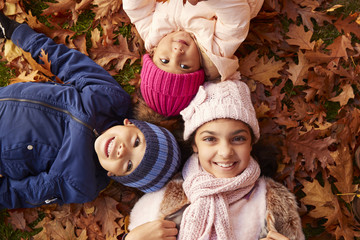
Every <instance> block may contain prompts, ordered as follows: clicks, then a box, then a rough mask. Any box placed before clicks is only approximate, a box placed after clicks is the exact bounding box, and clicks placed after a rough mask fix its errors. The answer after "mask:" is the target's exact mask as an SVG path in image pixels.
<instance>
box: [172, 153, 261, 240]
mask: <svg viewBox="0 0 360 240" xmlns="http://www.w3.org/2000/svg"><path fill="white" fill-rule="evenodd" d="M182 173H183V177H184V183H183V188H184V191H185V193H186V195H187V197H188V199H189V200H190V202H191V204H190V206H189V207H187V209H186V210H185V212H184V215H183V218H182V221H181V226H180V232H179V235H178V239H181V240H193V239H227V240H233V239H236V238H235V236H234V233H233V231H232V226H231V224H230V219H229V213H228V211H229V205H230V204H231V203H233V202H236V201H238V200H240V199H242V198H243V197H244V196H245V195H246V194H247V193H249V191H250V190H251V189H252V188H253V187H254V185H255V182H256V180H257V179H258V178H259V176H260V167H259V165H258V163H257V162H256V161H255V160H254V159H253V158H251V160H250V161H249V164H248V166H247V168H246V169H245V170H244V171H243V172H242V173H241V174H239V175H238V176H236V177H233V178H216V177H214V176H213V175H212V174H210V173H208V172H206V171H205V170H203V169H202V167H201V166H200V164H199V163H198V155H197V154H193V155H192V156H191V157H190V158H189V159H188V161H187V162H186V164H185V166H184V168H183V171H182Z"/></svg>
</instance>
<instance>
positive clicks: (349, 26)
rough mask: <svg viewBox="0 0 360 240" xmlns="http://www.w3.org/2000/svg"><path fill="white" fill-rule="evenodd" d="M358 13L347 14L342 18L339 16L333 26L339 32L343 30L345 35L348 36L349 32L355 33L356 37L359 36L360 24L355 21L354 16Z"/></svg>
mask: <svg viewBox="0 0 360 240" xmlns="http://www.w3.org/2000/svg"><path fill="white" fill-rule="evenodd" d="M358 15H359V13H355V14H353V15H350V16H347V17H346V18H344V19H342V18H341V17H340V18H338V19H337V20H336V22H335V23H334V26H335V27H336V28H337V30H338V31H339V32H342V31H344V33H345V35H347V36H349V35H350V33H353V34H355V35H356V36H357V37H358V38H360V26H359V24H358V23H357V22H356V17H357V16H358Z"/></svg>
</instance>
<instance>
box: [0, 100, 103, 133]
mask: <svg viewBox="0 0 360 240" xmlns="http://www.w3.org/2000/svg"><path fill="white" fill-rule="evenodd" d="M0 101H2V102H3V101H15V102H29V103H34V104H39V105H42V106H44V107H47V108H50V109H53V110H56V111H58V112H62V113H65V114H67V115H69V116H70V117H71V118H72V119H73V120H75V121H76V122H78V123H80V124H82V125H84V126H85V127H87V128H88V129H90V130H91V131H92V132H93V133H94V135H95V137H98V136H99V133H98V132H97V131H96V129H94V128H92V127H91V126H90V125H89V124H87V123H85V122H84V121H81V120H80V119H78V118H77V117H75V116H74V115H72V114H71V112H69V111H68V110H65V109H62V108H58V107H55V106H52V105H50V104H47V103H44V102H41V101H37V100H29V99H23V98H2V99H0Z"/></svg>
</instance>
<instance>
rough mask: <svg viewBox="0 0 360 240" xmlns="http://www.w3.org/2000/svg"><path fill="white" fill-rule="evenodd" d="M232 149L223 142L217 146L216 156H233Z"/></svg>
mask: <svg viewBox="0 0 360 240" xmlns="http://www.w3.org/2000/svg"><path fill="white" fill-rule="evenodd" d="M233 153H234V152H233V148H232V146H231V144H230V143H229V142H223V143H221V144H219V148H218V154H219V156H221V157H222V158H225V159H227V158H230V157H231V156H232V155H233Z"/></svg>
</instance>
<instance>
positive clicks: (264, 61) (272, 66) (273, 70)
mask: <svg viewBox="0 0 360 240" xmlns="http://www.w3.org/2000/svg"><path fill="white" fill-rule="evenodd" d="M284 65H285V63H284V62H281V61H275V59H274V57H272V58H270V59H268V58H267V57H266V56H264V57H261V58H260V59H259V61H258V64H257V65H256V66H255V67H254V68H253V69H252V71H251V75H250V77H251V78H252V79H254V80H257V81H259V82H261V83H262V84H264V85H265V86H270V87H272V86H273V83H272V82H271V81H270V79H272V78H278V77H280V76H281V75H280V74H279V73H278V72H279V71H281V70H282V69H283V66H284Z"/></svg>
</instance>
